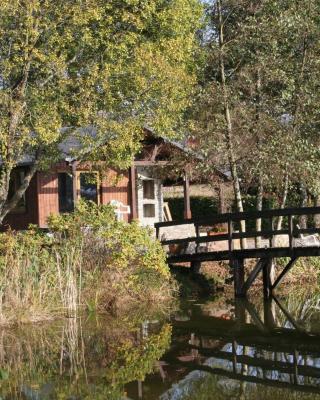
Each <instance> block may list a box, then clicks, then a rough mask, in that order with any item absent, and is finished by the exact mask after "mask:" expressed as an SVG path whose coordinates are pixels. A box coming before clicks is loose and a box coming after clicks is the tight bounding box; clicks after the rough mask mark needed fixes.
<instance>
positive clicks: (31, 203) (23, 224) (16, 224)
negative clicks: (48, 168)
mask: <svg viewBox="0 0 320 400" xmlns="http://www.w3.org/2000/svg"><path fill="white" fill-rule="evenodd" d="M25 198H26V211H25V212H23V213H14V212H13V213H10V214H8V215H7V216H6V217H5V219H4V221H3V225H2V226H1V227H0V230H1V231H3V230H6V229H8V228H11V229H14V230H22V229H27V228H28V226H29V224H38V201H37V174H36V175H35V176H34V177H33V178H32V179H31V182H30V185H29V187H28V189H27V190H26V193H25Z"/></svg>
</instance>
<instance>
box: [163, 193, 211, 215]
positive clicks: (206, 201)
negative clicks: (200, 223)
mask: <svg viewBox="0 0 320 400" xmlns="http://www.w3.org/2000/svg"><path fill="white" fill-rule="evenodd" d="M166 201H167V202H168V204H169V208H170V212H171V215H172V218H173V219H174V220H175V219H182V218H183V211H184V200H183V198H177V197H171V198H167V199H166ZM190 205H191V212H192V216H193V217H194V218H205V217H207V216H209V215H214V214H217V213H218V200H217V199H214V198H212V197H200V196H197V197H191V198H190Z"/></svg>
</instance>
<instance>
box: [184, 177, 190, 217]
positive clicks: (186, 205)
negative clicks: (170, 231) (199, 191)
mask: <svg viewBox="0 0 320 400" xmlns="http://www.w3.org/2000/svg"><path fill="white" fill-rule="evenodd" d="M183 194H184V218H185V219H190V218H192V215H191V207H190V185H189V176H188V172H187V171H186V170H185V171H184V175H183Z"/></svg>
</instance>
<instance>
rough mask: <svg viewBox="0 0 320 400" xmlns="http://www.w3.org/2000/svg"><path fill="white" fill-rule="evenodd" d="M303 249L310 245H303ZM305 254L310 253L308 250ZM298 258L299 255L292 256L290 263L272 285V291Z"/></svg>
mask: <svg viewBox="0 0 320 400" xmlns="http://www.w3.org/2000/svg"><path fill="white" fill-rule="evenodd" d="M302 249H308V247H302ZM305 254H308V252H306V253H305ZM297 260H298V257H292V258H291V260H290V261H289V263H288V264H287V265H286V266H285V267H284V268H283V270H282V272H281V274H280V275H279V276H278V278H277V279H276V280H275V282H274V284H273V285H272V286H271V291H273V290H274V289H275V288H276V287H277V286H278V284H279V283H280V282H281V280H282V279H283V278H284V277H285V275H286V274H287V273H288V272H289V271H290V269H291V268H292V267H293V266H294V264H295V263H296V261H297Z"/></svg>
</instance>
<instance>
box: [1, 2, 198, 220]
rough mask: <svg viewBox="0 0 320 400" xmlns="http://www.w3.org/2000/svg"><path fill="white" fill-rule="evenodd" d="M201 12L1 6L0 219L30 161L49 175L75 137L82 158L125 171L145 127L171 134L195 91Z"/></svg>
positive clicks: (184, 6) (133, 6) (151, 5)
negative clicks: (13, 180) (17, 174)
mask: <svg viewBox="0 0 320 400" xmlns="http://www.w3.org/2000/svg"><path fill="white" fill-rule="evenodd" d="M201 13H202V7H201V4H200V2H199V1H198V0H170V1H167V0H152V1H151V0H148V1H143V2H139V1H136V0H123V1H118V0H111V1H103V0H88V1H77V0H67V1H66V0H55V1H53V0H45V1H40V0H30V1H26V2H20V1H18V0H13V1H9V0H3V1H2V2H1V21H0V77H1V82H0V91H1V96H0V156H1V160H2V162H3V163H4V168H3V169H2V170H1V173H0V217H1V212H2V211H1V209H2V207H3V204H4V202H5V201H6V198H7V192H8V179H9V176H10V172H11V170H12V168H13V167H14V166H15V165H17V163H18V162H19V161H20V160H21V158H22V157H23V156H25V155H26V154H30V155H32V156H34V160H35V163H36V165H37V168H48V167H49V166H50V165H51V164H52V162H55V161H56V160H57V159H58V158H59V150H58V144H59V143H60V142H61V141H63V140H64V139H65V138H66V137H68V136H70V135H71V136H75V137H76V138H77V139H78V140H79V142H80V143H81V144H82V145H83V146H82V149H81V150H80V151H76V149H74V150H75V154H74V156H76V157H77V158H78V159H83V158H86V159H88V158H90V159H93V160H101V159H104V160H106V161H107V162H108V163H109V164H110V165H112V166H115V167H119V168H127V167H128V165H129V164H130V162H131V161H132V156H133V154H134V153H135V152H136V151H137V150H138V148H139V140H140V138H141V133H142V127H143V126H145V125H147V126H149V127H152V128H154V129H155V131H156V132H158V133H159V134H161V133H162V134H163V133H165V134H166V135H169V136H170V135H172V134H173V132H174V129H175V128H176V127H178V126H179V125H180V123H181V118H182V115H183V113H184V110H185V109H186V107H187V106H188V105H189V96H190V94H191V93H192V90H193V86H194V84H195V78H194V70H195V66H194V63H193V55H194V51H195V48H196V47H197V43H196V40H195V32H196V30H197V28H198V27H199V26H200V19H201ZM89 126H90V127H94V130H95V135H94V137H93V136H92V135H91V134H90V132H89V131H90V129H91V128H90V129H88V130H84V129H80V128H86V127H89ZM67 127H68V128H67ZM61 128H64V129H61ZM88 153H90V154H88Z"/></svg>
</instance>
